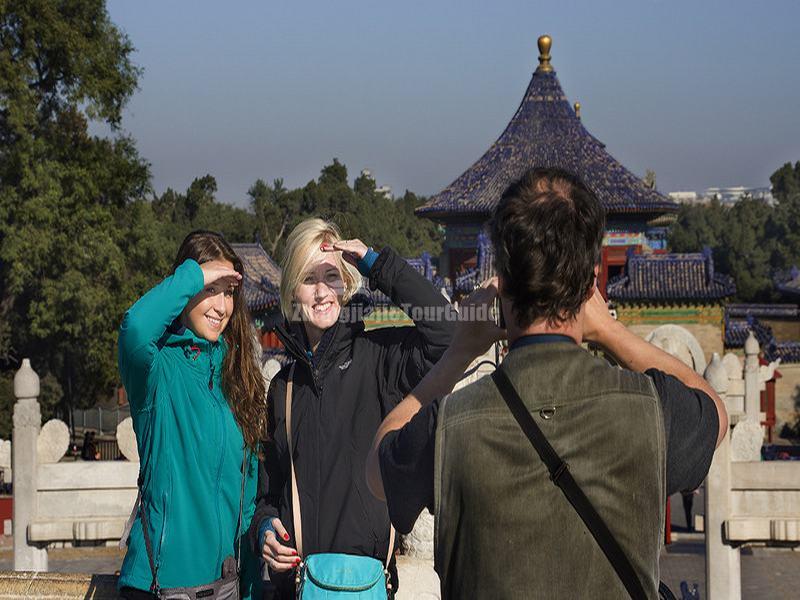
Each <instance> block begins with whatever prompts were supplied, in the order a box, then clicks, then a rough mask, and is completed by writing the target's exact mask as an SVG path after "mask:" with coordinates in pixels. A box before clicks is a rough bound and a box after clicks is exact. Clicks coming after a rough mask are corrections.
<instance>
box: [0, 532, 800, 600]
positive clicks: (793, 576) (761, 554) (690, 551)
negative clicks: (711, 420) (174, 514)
mask: <svg viewBox="0 0 800 600" xmlns="http://www.w3.org/2000/svg"><path fill="white" fill-rule="evenodd" d="M684 537H687V536H685V535H684ZM691 537H692V538H694V539H690V540H687V541H680V542H675V543H673V544H671V545H670V546H669V547H668V548H667V549H665V550H664V551H663V552H662V555H661V577H662V579H663V580H664V581H665V582H666V583H667V585H669V586H670V588H671V589H672V591H673V592H675V594H676V596H677V597H678V598H680V597H681V595H680V584H681V582H682V581H686V582H687V583H688V584H689V586H690V587H692V585H693V584H697V587H698V589H699V590H700V596H701V597H704V595H705V590H704V586H705V556H704V554H705V549H704V545H703V541H702V536H701V535H695V536H691ZM1 546H2V545H0V547H1ZM122 557H123V553H122V552H121V551H120V550H118V549H117V548H111V547H96V548H62V549H55V550H51V551H50V570H51V571H52V572H59V573H97V574H112V573H114V572H115V571H116V570H118V569H119V567H120V565H121V564H122ZM11 568H12V557H11V549H10V548H8V547H7V546H5V547H4V548H3V549H2V550H0V571H7V570H11ZM798 590H800V551H792V550H788V549H778V548H753V549H746V550H745V551H744V552H743V556H742V598H744V599H746V600H780V599H783V598H787V599H788V598H797V597H798Z"/></svg>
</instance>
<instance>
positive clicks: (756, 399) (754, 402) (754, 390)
mask: <svg viewBox="0 0 800 600" xmlns="http://www.w3.org/2000/svg"><path fill="white" fill-rule="evenodd" d="M758 350H759V348H758V341H757V340H756V338H755V336H754V335H753V332H752V331H751V332H750V335H748V336H747V341H746V342H745V343H744V412H746V413H747V420H748V421H751V422H753V423H756V424H759V423H760V422H761V393H760V391H759V387H760V386H759V382H758Z"/></svg>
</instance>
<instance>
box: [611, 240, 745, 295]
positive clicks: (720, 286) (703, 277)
mask: <svg viewBox="0 0 800 600" xmlns="http://www.w3.org/2000/svg"><path fill="white" fill-rule="evenodd" d="M607 293H608V299H609V300H612V301H616V302H619V303H637V304H639V303H641V304H665V303H667V304H676V303H678V304H680V303H684V304H693V303H700V304H707V303H713V304H716V303H721V302H722V301H723V300H725V299H726V298H728V297H729V296H733V295H734V294H735V293H736V284H735V283H734V282H733V278H732V277H731V276H730V275H724V274H721V273H715V271H714V258H713V256H712V254H711V249H710V248H708V247H706V248H704V249H703V251H702V252H692V253H680V254H652V255H646V254H634V253H632V252H631V253H629V256H628V259H627V261H626V265H625V272H624V273H623V274H621V275H618V276H617V277H615V278H614V279H612V280H611V281H609V282H608V287H607Z"/></svg>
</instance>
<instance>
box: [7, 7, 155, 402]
mask: <svg viewBox="0 0 800 600" xmlns="http://www.w3.org/2000/svg"><path fill="white" fill-rule="evenodd" d="M132 52H133V46H132V44H131V42H130V40H129V39H128V38H127V36H126V35H125V34H124V33H123V32H121V31H120V30H119V29H118V28H117V27H116V26H114V24H113V23H112V22H111V21H110V20H109V17H108V14H107V11H106V9H105V3H104V2H103V1H101V0H71V1H62V2H52V1H49V0H25V1H7V2H5V3H3V10H2V11H1V12H0V323H3V327H0V330H2V331H7V332H10V333H9V334H7V340H8V341H7V342H6V343H5V344H6V349H5V355H6V360H5V362H4V368H5V369H6V370H13V369H14V368H16V366H17V365H18V360H19V359H20V358H21V357H22V356H30V357H31V359H32V362H33V365H34V368H35V369H36V370H37V371H38V373H39V375H40V376H41V377H42V381H45V380H47V381H50V379H49V378H51V377H55V378H57V379H58V384H59V387H58V388H57V387H55V386H50V388H52V389H53V390H55V391H54V392H53V393H55V394H60V393H61V392H60V391H59V388H61V389H63V391H64V393H65V394H66V395H67V397H68V398H67V404H68V405H71V404H73V403H74V404H91V403H93V402H94V400H95V399H96V398H97V397H98V396H104V395H106V394H108V393H110V392H111V390H112V388H113V385H114V382H115V381H116V359H115V355H116V353H115V343H116V327H117V324H118V323H119V320H120V318H121V315H122V312H123V311H124V309H125V308H126V307H127V306H128V305H129V304H130V303H131V302H132V300H133V298H134V297H135V294H136V293H137V291H138V289H137V288H138V287H139V284H140V283H141V282H142V280H143V279H149V278H150V277H152V275H151V276H149V277H147V276H146V277H139V278H136V277H134V278H131V277H130V275H131V273H133V272H136V273H148V272H149V271H150V270H152V268H153V265H152V264H148V263H142V264H134V263H132V262H131V261H132V259H131V258H130V257H131V256H133V257H135V256H136V253H134V252H131V246H130V241H129V240H128V239H126V236H127V235H131V234H132V230H135V231H137V234H136V235H135V236H132V237H133V238H135V239H136V240H137V242H138V243H141V244H143V245H144V246H146V247H152V248H154V249H153V250H152V252H151V254H156V253H157V251H158V250H157V249H158V248H160V245H159V239H158V235H157V234H158V230H157V229H156V228H154V229H152V230H146V231H143V232H139V231H138V228H139V227H140V226H141V225H142V222H141V219H142V218H143V213H141V211H140V212H139V213H136V214H134V215H127V214H126V213H127V212H128V211H129V209H130V204H131V202H132V201H134V200H136V199H140V198H143V197H144V195H145V193H146V192H147V191H148V190H149V167H148V165H147V163H146V162H145V161H143V160H142V159H141V158H140V157H139V155H138V153H137V151H136V148H135V145H134V142H133V141H132V140H131V139H129V138H127V137H125V136H124V135H121V134H120V133H119V130H118V126H119V125H120V122H121V119H122V110H123V108H124V106H125V104H126V103H127V101H128V100H129V98H130V96H131V94H132V93H133V92H134V91H135V89H136V82H137V79H138V77H139V74H140V70H139V69H138V68H137V67H135V66H134V65H133V63H132V62H131V59H130V55H131V53H132ZM89 120H95V121H98V122H102V123H105V124H107V125H108V126H110V127H111V131H112V137H109V138H98V137H93V136H90V135H89V134H88V121H89ZM121 225H124V226H121ZM139 252H140V254H141V253H144V254H147V250H146V248H141V249H139ZM64 408H66V407H64Z"/></svg>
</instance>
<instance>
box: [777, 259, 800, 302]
mask: <svg viewBox="0 0 800 600" xmlns="http://www.w3.org/2000/svg"><path fill="white" fill-rule="evenodd" d="M775 284H776V286H777V288H778V290H779V291H781V292H783V293H784V294H789V295H793V296H800V269H798V268H797V267H796V266H794V267H792V268H791V269H789V270H788V271H786V272H784V273H778V275H777V276H776V277H775Z"/></svg>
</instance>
